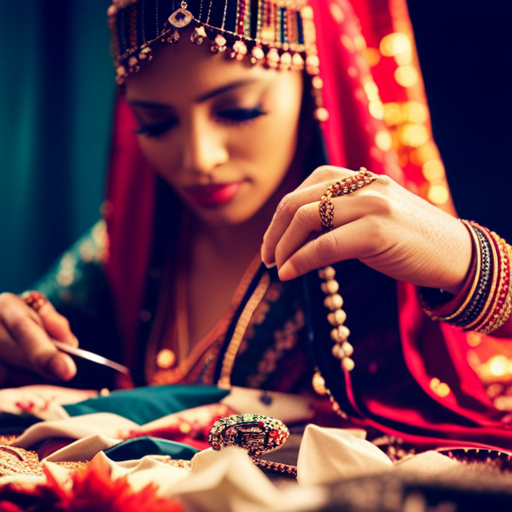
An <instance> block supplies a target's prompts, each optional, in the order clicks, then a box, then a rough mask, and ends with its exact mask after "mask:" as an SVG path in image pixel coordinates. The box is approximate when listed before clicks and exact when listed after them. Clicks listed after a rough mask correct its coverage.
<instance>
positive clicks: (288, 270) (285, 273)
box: [278, 261, 296, 281]
mask: <svg viewBox="0 0 512 512" xmlns="http://www.w3.org/2000/svg"><path fill="white" fill-rule="evenodd" d="M278 274H279V279H281V281H289V280H290V279H293V278H294V277H296V273H295V269H294V268H293V265H292V264H291V263H290V262H289V261H285V262H284V263H283V265H282V266H281V268H280V269H279V272H278Z"/></svg>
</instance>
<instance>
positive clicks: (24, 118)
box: [0, 0, 115, 292]
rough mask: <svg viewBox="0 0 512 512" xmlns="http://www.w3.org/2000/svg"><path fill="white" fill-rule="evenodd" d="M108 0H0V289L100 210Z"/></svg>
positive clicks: (19, 280) (52, 253) (13, 286)
mask: <svg viewBox="0 0 512 512" xmlns="http://www.w3.org/2000/svg"><path fill="white" fill-rule="evenodd" d="M109 4H110V2H109V1H108V0H22V1H18V0H12V1H7V0H0V48H1V49H2V50H1V55H2V58H1V64H0V290H11V291H15V292H19V291H22V290H23V289H24V288H26V287H28V286H30V284H31V283H32V282H33V281H34V280H35V279H36V278H37V277H38V276H40V275H41V274H42V273H43V272H44V271H45V270H46V269H47V268H48V266H49V265H50V264H51V262H52V261H53V260H54V259H55V258H56V257H57V255H58V254H59V253H60V252H61V251H63V250H65V249H66V247H68V246H69V245H70V244H71V243H72V242H73V241H74V240H75V239H76V238H77V237H78V236H79V235H80V234H82V233H83V232H84V231H86V230H87V229H88V228H89V227H90V226H91V225H92V224H93V223H94V222H95V221H96V220H97V219H98V218H99V207H100V204H101V201H102V197H103V192H104V171H105V167H106V161H107V157H108V144H109V131H110V123H111V111H112V102H113V97H114V92H115V87H114V85H113V71H112V62H111V59H110V54H109V33H108V29H107V22H106V14H105V13H106V10H107V7H108V5H109Z"/></svg>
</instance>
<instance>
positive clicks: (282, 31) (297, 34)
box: [108, 0, 319, 85]
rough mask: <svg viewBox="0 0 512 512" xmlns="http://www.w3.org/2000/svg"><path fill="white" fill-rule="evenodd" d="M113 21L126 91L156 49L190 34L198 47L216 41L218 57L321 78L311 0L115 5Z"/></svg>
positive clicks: (141, 0)
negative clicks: (187, 30) (159, 44)
mask: <svg viewBox="0 0 512 512" xmlns="http://www.w3.org/2000/svg"><path fill="white" fill-rule="evenodd" d="M108 17H109V27H110V30H111V32H112V51H113V54H114V62H115V66H116V80H117V83H118V84H120V85H121V84H123V83H124V80H125V78H126V76H127V75H128V73H132V72H136V71H138V70H139V69H140V67H141V66H142V65H143V64H145V63H147V62H149V61H151V59H152V58H153V46H154V44H155V43H157V42H159V41H161V42H164V43H165V42H166V43H171V44H176V43H178V42H179V40H180V39H181V38H182V31H183V29H185V28H193V31H192V33H191V35H190V40H191V41H192V42H193V43H195V44H202V43H203V42H204V41H205V40H210V41H211V50H212V52H215V53H225V54H226V55H228V56H229V57H231V58H232V59H238V60H243V59H247V60H248V61H249V62H251V63H252V64H257V63H261V64H264V65H266V66H267V67H269V68H273V69H297V70H302V69H306V71H307V72H308V73H309V74H310V75H317V74H318V66H319V62H318V56H317V50H316V36H315V26H314V23H313V11H312V9H311V7H309V6H308V5H307V0H188V1H187V2H185V1H179V0H114V2H113V4H112V5H111V6H110V7H109V9H108Z"/></svg>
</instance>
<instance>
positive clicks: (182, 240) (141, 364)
mask: <svg viewBox="0 0 512 512" xmlns="http://www.w3.org/2000/svg"><path fill="white" fill-rule="evenodd" d="M306 4H307V5H306ZM394 6H395V7H394V8H393V9H390V8H389V7H388V5H387V3H386V2H372V3H370V2H368V4H366V3H364V2H357V3H355V4H354V5H353V6H351V5H350V3H348V2H345V1H342V0H332V1H329V2H327V1H324V0H316V1H315V0H311V1H310V2H305V1H300V0H298V1H296V2H284V3H281V2H277V3H276V2H274V1H272V0H268V1H267V0H262V1H259V2H252V3H251V2H249V1H247V0H238V1H237V2H234V1H233V2H231V1H229V2H228V1H214V0H211V1H199V0H197V1H190V2H188V3H185V2H181V3H178V2H158V1H157V2H142V1H139V2H135V1H116V2H114V5H113V6H112V7H111V9H110V10H109V20H110V27H111V30H112V33H113V48H114V54H115V59H116V68H117V69H116V72H117V80H118V83H119V85H120V87H122V88H123V90H124V94H123V95H121V96H120V99H119V102H118V105H117V113H116V125H115V126H116V130H115V133H114V146H113V152H112V161H111V174H110V190H109V199H110V202H109V203H108V208H107V211H106V220H107V224H108V236H109V246H108V251H109V254H108V258H107V261H106V263H105V265H104V266H105V270H106V276H107V281H106V282H105V281H102V276H103V273H102V272H101V270H98V265H96V264H94V263H95V259H99V260H101V259H102V256H101V255H100V256H96V254H95V252H94V242H91V240H93V241H94V240H96V241H97V242H98V244H97V245H101V237H102V236H103V232H102V230H101V227H97V228H96V231H94V232H93V237H92V239H87V240H86V241H85V242H83V243H82V244H80V245H78V246H77V247H76V248H75V251H74V253H70V254H68V255H67V256H65V257H64V259H63V260H62V261H61V262H60V264H59V266H58V267H57V269H56V272H55V275H54V276H53V277H50V278H49V279H48V280H47V281H46V282H43V283H42V284H41V286H40V287H39V289H40V290H41V291H42V292H44V293H45V294H47V295H48V297H49V298H50V302H52V303H54V304H55V305H58V307H59V311H60V314H59V313H57V312H56V311H55V310H54V309H53V307H52V305H51V304H50V303H48V302H46V300H45V299H44V298H41V297H40V296H38V295H31V296H29V297H28V299H25V300H24V299H21V298H19V297H15V296H12V295H9V294H4V295H3V296H2V299H1V304H0V305H1V306H2V307H1V313H0V315H1V320H2V323H1V324H0V328H1V329H2V330H3V332H2V333H1V336H2V341H3V343H5V344H8V345H9V347H11V349H12V350H9V351H8V352H6V351H4V356H3V357H4V360H5V361H6V362H7V363H9V364H11V365H15V366H24V367H28V368H29V369H30V370H33V371H36V372H38V373H40V374H42V375H44V376H46V377H54V378H55V377H57V378H60V379H62V380H69V379H71V378H72V377H73V376H74V374H75V372H76V369H75V366H74V363H73V361H72V360H71V359H70V358H69V357H68V356H67V355H65V354H63V353H62V352H58V351H57V350H56V348H55V346H54V345H53V344H52V343H51V341H50V339H49V338H56V339H60V340H62V341H65V342H67V343H70V344H76V343H77V342H76V338H75V334H76V335H77V336H78V338H79V339H80V340H83V341H85V340H87V342H89V340H90V341H91V342H94V341H96V343H97V345H96V347H94V345H93V349H95V350H97V351H100V352H101V353H102V354H104V355H106V356H110V357H111V358H114V359H120V357H121V349H120V348H118V347H119V346H116V345H115V343H113V341H114V340H115V339H116V338H117V332H119V338H120V339H121V340H122V342H120V343H122V347H123V351H124V356H123V357H124V361H125V362H126V364H127V365H128V366H129V367H130V369H131V377H132V382H128V383H126V382H124V383H123V382H118V383H117V384H118V385H120V386H122V385H133V384H135V385H143V384H148V383H150V384H164V383H165V384H173V383H191V384H196V383H200V384H217V385H220V386H222V387H229V386H230V385H232V384H233V385H238V386H245V387H252V388H259V389H262V390H276V391H283V392H293V393H301V394H312V387H311V381H312V378H313V386H314V388H315V391H317V392H318V393H320V394H322V395H325V396H326V398H325V399H319V400H318V404H317V413H318V417H319V419H318V420H319V421H322V422H324V423H327V422H333V421H334V422H335V424H341V423H340V421H341V420H339V418H333V417H332V415H331V414H328V413H327V410H326V409H327V408H326V407H325V405H328V406H329V407H328V409H330V408H331V406H332V409H333V410H334V411H335V412H336V413H338V416H341V417H342V419H343V420H347V419H350V421H351V422H352V423H356V424H360V425H362V426H364V427H365V428H373V427H375V428H376V429H377V430H378V431H380V432H382V431H383V432H387V433H390V434H394V435H400V436H401V437H402V438H403V439H405V440H406V441H409V442H411V443H414V444H422V445H424V446H426V445H429V444H435V445H440V444H443V443H447V442H448V443H453V442H454V441H457V442H464V443H465V444H469V443H478V442H480V443H487V444H490V445H494V446H502V447H510V445H511V440H510V436H509V435H508V434H507V432H506V430H504V429H503V428H502V427H503V425H504V423H503V421H504V422H505V424H506V422H507V421H508V420H507V416H506V415H504V414H503V412H499V411H497V410H496V409H495V408H494V407H493V406H492V403H491V400H490V398H489V396H488V395H487V394H486V393H485V389H484V388H483V386H482V385H481V383H480V381H479V380H478V378H477V376H476V374H475V373H474V371H473V370H472V369H471V368H470V366H469V363H468V361H467V357H466V352H467V350H468V345H467V341H466V335H465V334H464V333H462V332H461V330H460V329H459V327H463V328H469V329H475V328H476V329H479V330H480V331H482V332H490V331H493V335H495V336H502V337H505V338H506V337H508V338H510V337H511V336H512V320H511V319H510V304H511V302H510V301H511V300H512V296H511V288H510V248H509V246H507V244H505V242H504V241H502V240H501V239H499V237H498V236H497V235H494V234H492V233H490V232H489V231H488V230H486V229H485V228H483V227H481V226H478V225H474V224H470V223H468V222H466V223H462V222H460V221H459V220H457V219H456V218H455V217H453V216H452V215H450V214H449V213H447V212H450V211H451V205H450V202H449V195H448V192H447V188H446V183H445V181H444V178H443V174H442V164H441V163H440V160H439V157H438V154H437V151H436V149H435V146H434V145H433V143H432V141H431V140H430V135H429V128H428V114H427V111H426V108H425V104H424V98H423V97H422V94H421V93H422V91H421V84H420V82H419V78H418V72H417V65H416V63H415V54H414V50H413V47H412V44H411V34H410V32H408V31H410V27H409V25H408V24H407V17H406V13H405V14H404V12H403V11H400V9H398V8H396V3H394ZM354 9H356V10H357V12H354ZM372 9H380V10H379V13H380V16H379V17H378V18H377V19H376V20H372V18H371V16H370V15H371V13H372ZM377 21H378V23H377ZM397 21H400V22H401V25H400V27H401V28H400V31H398V32H391V33H390V26H392V25H393V24H394V23H395V26H398V25H396V22H397ZM359 23H362V25H363V29H361V28H360V26H359ZM315 27H316V28H318V27H321V28H322V30H317V31H316V32H317V34H316V35H315ZM369 27H370V28H371V29H370V28H369ZM365 37H366V39H365ZM386 38H387V39H386ZM189 40H191V41H192V43H194V44H190V43H189ZM377 46H379V48H380V53H379V52H378V54H376V53H375V51H374V52H372V51H371V50H375V49H376V47H377ZM212 50H213V51H212ZM212 53H213V54H212ZM363 56H364V57H363ZM149 61H151V62H149ZM377 61H382V62H377ZM369 64H373V66H374V69H373V72H372V71H371V70H370V66H369ZM390 68H391V69H390ZM304 70H305V72H304ZM390 71H391V72H392V73H390ZM391 75H392V77H393V78H392V79H390V76H391ZM379 92H380V94H381V95H382V96H381V95H380V94H379ZM385 96H387V97H385ZM134 130H135V131H136V134H137V138H138V143H139V144H138V145H136V144H135V143H134V140H133V133H132V132H133V131H134ZM324 142H325V143H326V146H327V153H328V157H327V155H326V154H325V151H324V146H323V144H324ZM328 163H329V164H331V165H326V164H328ZM362 165H364V166H366V167H368V168H369V169H370V170H371V171H372V172H371V173H370V172H368V171H364V170H361V171H359V172H354V171H350V170H347V169H346V168H344V167H350V168H354V169H357V168H358V167H360V166H362ZM341 166H343V167H341ZM440 168H441V171H439V169H440ZM421 171H422V173H423V174H421ZM373 173H375V174H373ZM425 177H426V178H427V179H425ZM399 183H400V184H399ZM328 187H331V188H328ZM352 187H353V188H352ZM407 188H408V189H410V190H407ZM411 190H412V191H414V192H419V193H420V194H423V195H425V196H427V197H428V198H430V199H431V200H432V201H433V202H435V203H437V204H439V205H443V206H444V209H445V210H446V211H447V212H445V211H443V210H442V209H440V208H437V207H435V206H433V205H432V204H429V202H427V201H425V200H424V199H421V198H420V197H418V196H416V195H415V194H413V193H412V192H411ZM262 240H263V244H262ZM84 243H86V244H88V246H87V247H89V253H88V255H87V258H85V259H87V260H88V264H85V265H81V266H80V267H79V268H75V262H76V260H77V259H78V257H77V254H82V256H83V252H84V250H83V247H84V245H83V244H84ZM91 247H92V249H91ZM85 252H86V253H87V251H85ZM82 259H84V258H82ZM261 261H263V262H264V264H265V267H263V266H262V265H261ZM100 263H101V261H100ZM338 263H340V264H339V265H338ZM331 264H336V269H335V270H334V269H333V268H331V267H326V265H331ZM99 267H100V269H101V265H99ZM324 267H326V268H324ZM267 268H268V269H267ZM319 268H320V269H323V270H321V272H320V273H319V274H318V273H317V272H316V269H319ZM63 271H67V272H68V274H70V275H71V278H70V279H68V280H67V281H66V280H65V279H63V275H62V272H63ZM335 271H337V275H336V276H335ZM78 274H81V275H82V279H79V280H77V279H76V278H77V275H78ZM395 280H398V281H399V282H398V288H397V283H396V282H395ZM63 281H64V283H65V284H66V286H62V283H63ZM84 282H85V285H84ZM91 283H93V284H91ZM84 286H85V288H84ZM415 286H419V287H423V288H422V291H421V292H420V296H421V300H422V305H423V307H424V309H425V311H426V313H427V314H425V313H423V312H422V311H421V308H420V307H419V303H418V298H417V296H416V290H415ZM338 289H339V290H340V291H341V293H342V295H343V297H344V299H345V304H344V305H343V303H342V299H341V297H340V296H339V294H338ZM84 290H85V291H84ZM439 290H442V291H439ZM110 295H112V299H113V300H112V301H110ZM397 304H398V308H397ZM77 305H78V306H79V307H77ZM27 306H30V307H27ZM342 307H343V309H342ZM91 308H92V309H91ZM428 316H430V317H432V318H433V319H442V320H445V321H446V322H445V323H444V324H439V323H434V322H433V321H432V320H430V319H429V318H428ZM93 317H96V320H95V323H92V322H91V321H90V318H93ZM112 317H115V318H116V319H117V324H116V325H115V326H113V323H112V321H111V320H112ZM345 317H346V324H347V325H348V326H349V327H350V328H351V331H352V333H350V331H348V329H347V327H346V326H345ZM65 318H69V319H70V321H71V326H72V329H70V327H69V325H68V323H67V320H66V319H65ZM84 319H85V321H84ZM449 323H452V324H455V325H456V326H457V328H453V327H450V326H449V325H448V324H449ZM99 327H101V328H99ZM349 334H350V340H351V343H352V345H353V346H354V349H355V352H354V354H352V352H353V348H352V345H351V344H350V343H348V341H347V339H348V337H349ZM87 348H90V345H87ZM78 377H79V378H80V377H82V378H83V380H84V381H85V383H86V385H88V386H91V385H92V386H93V387H99V386H98V385H99V378H98V376H97V374H94V375H93V377H94V379H93V383H92V384H91V379H90V377H91V374H90V373H84V372H79V375H78ZM74 384H75V385H77V384H76V382H74ZM263 398H264V397H263ZM327 398H329V399H330V401H329V400H327ZM329 404H330V405H329ZM335 420H336V421H335ZM446 439H448V440H449V441H446Z"/></svg>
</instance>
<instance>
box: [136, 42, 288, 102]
mask: <svg viewBox="0 0 512 512" xmlns="http://www.w3.org/2000/svg"><path fill="white" fill-rule="evenodd" d="M154 55H155V56H154V59H153V60H152V61H151V62H150V63H148V64H147V65H146V66H144V67H143V68H142V69H141V70H140V71H139V72H138V73H133V74H131V75H130V76H129V77H128V79H127V80H126V93H127V97H128V99H132V97H133V96H134V95H136V96H138V95H140V94H142V95H144V96H146V95H148V94H149V95H151V96H152V99H154V100H157V99H159V98H160V99H163V98H165V97H168V96H169V95H170V94H175V95H177V96H178V97H179V98H180V100H182V101H186V100H188V99H193V98H196V97H198V96H201V95H203V94H206V93H208V91H210V90H212V89H215V88H219V87H222V86H224V85H228V84H229V83H232V82H239V81H246V80H247V81H251V82H254V83H263V84H264V83H270V82H272V81H273V80H277V79H279V75H284V74H288V73H290V72H288V71H286V72H279V71H274V70H269V69H265V68H264V67H263V66H261V65H255V66H252V65H250V64H248V63H247V61H238V60H232V59H230V58H228V57H227V56H226V55H225V54H223V53H222V54H221V53H218V54H213V53H212V52H211V50H210V45H209V44H202V45H196V44H193V43H191V42H190V40H189V37H188V34H186V33H184V34H183V36H182V39H181V41H180V42H179V43H178V44H177V45H172V44H169V43H160V42H158V43H157V44H156V46H155V49H154Z"/></svg>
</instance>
